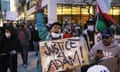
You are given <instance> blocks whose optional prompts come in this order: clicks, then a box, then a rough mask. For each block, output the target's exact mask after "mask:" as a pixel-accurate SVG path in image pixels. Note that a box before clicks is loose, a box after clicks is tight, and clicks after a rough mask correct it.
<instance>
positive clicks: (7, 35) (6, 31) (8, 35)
mask: <svg viewBox="0 0 120 72" xmlns="http://www.w3.org/2000/svg"><path fill="white" fill-rule="evenodd" d="M5 36H6V38H10V36H11V32H10V31H9V30H8V29H6V30H5Z"/></svg>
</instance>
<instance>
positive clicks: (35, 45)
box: [33, 41, 39, 55]
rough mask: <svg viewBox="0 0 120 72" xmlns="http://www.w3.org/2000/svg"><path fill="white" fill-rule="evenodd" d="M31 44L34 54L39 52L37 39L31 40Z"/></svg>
mask: <svg viewBox="0 0 120 72" xmlns="http://www.w3.org/2000/svg"><path fill="white" fill-rule="evenodd" d="M33 46H34V49H35V52H36V55H38V53H39V42H38V41H33Z"/></svg>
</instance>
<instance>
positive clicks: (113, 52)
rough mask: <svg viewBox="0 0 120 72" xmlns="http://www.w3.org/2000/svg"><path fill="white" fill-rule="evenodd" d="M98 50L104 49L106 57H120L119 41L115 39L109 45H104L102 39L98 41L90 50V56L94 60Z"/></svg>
mask: <svg viewBox="0 0 120 72" xmlns="http://www.w3.org/2000/svg"><path fill="white" fill-rule="evenodd" d="M97 50H102V52H103V55H104V58H105V59H107V58H111V57H119V58H120V53H119V52H120V46H119V45H118V42H117V41H115V40H113V41H112V42H111V44H110V45H109V46H104V44H103V43H102V41H100V42H98V43H97V44H96V45H94V46H93V48H92V49H91V50H90V54H89V56H90V58H91V59H92V60H93V59H94V58H95V55H96V52H97Z"/></svg>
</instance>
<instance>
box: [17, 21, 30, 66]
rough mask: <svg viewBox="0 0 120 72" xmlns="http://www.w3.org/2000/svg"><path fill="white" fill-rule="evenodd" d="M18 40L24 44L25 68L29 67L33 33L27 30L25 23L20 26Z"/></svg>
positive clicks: (22, 52)
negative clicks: (29, 50) (29, 51)
mask: <svg viewBox="0 0 120 72" xmlns="http://www.w3.org/2000/svg"><path fill="white" fill-rule="evenodd" d="M18 38H19V40H20V42H21V44H22V48H21V49H22V51H21V55H22V60H23V66H24V67H25V68H26V67H27V64H28V63H27V61H28V49H29V41H30V39H31V33H30V30H29V29H28V28H27V26H26V24H25V23H23V24H22V25H20V29H19V32H18Z"/></svg>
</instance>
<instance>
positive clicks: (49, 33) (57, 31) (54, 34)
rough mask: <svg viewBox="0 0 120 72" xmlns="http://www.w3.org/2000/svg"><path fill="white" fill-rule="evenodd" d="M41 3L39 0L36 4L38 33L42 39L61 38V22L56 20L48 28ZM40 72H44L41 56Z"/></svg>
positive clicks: (39, 62)
mask: <svg viewBox="0 0 120 72" xmlns="http://www.w3.org/2000/svg"><path fill="white" fill-rule="evenodd" d="M41 4H42V0H38V2H37V4H36V10H37V18H36V19H37V20H36V21H37V22H36V23H37V28H38V34H39V37H40V39H41V41H46V40H56V39H61V38H62V33H61V28H62V26H61V24H60V23H59V22H54V23H53V24H52V25H51V26H50V28H49V29H48V28H47V26H46V25H45V24H44V20H43V9H42V8H41ZM38 57H40V56H38ZM38 72H42V66H41V58H39V61H38Z"/></svg>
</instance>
